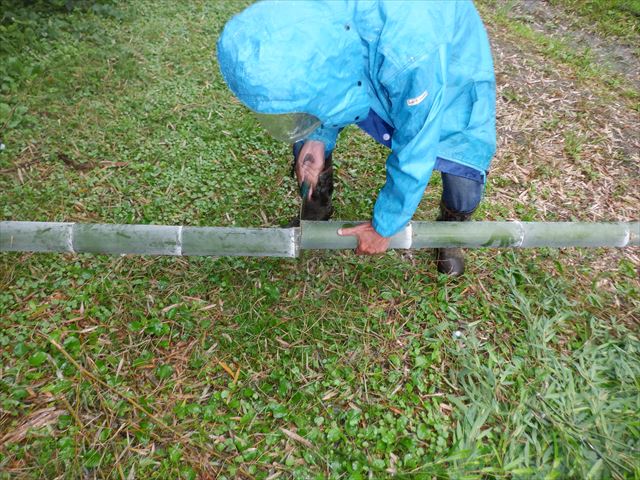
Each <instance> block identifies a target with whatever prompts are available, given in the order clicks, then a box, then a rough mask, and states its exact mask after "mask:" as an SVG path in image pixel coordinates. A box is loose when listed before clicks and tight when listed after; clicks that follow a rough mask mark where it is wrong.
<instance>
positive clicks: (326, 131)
mask: <svg viewBox="0 0 640 480" xmlns="http://www.w3.org/2000/svg"><path fill="white" fill-rule="evenodd" d="M338 133H340V129H339V128H330V127H324V126H320V127H318V128H317V129H315V130H314V131H313V132H312V133H311V135H309V136H308V137H307V138H306V140H317V141H319V142H322V143H324V148H325V151H326V152H327V154H328V153H329V152H332V151H333V150H334V149H335V148H336V141H337V139H338Z"/></svg>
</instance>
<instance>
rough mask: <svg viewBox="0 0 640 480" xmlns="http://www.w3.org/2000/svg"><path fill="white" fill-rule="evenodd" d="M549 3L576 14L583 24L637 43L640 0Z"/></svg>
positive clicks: (582, 0) (581, 0)
mask: <svg viewBox="0 0 640 480" xmlns="http://www.w3.org/2000/svg"><path fill="white" fill-rule="evenodd" d="M551 4H552V5H559V6H561V7H563V8H564V9H566V10H567V11H570V12H572V13H576V14H578V15H579V16H580V19H581V23H582V25H583V26H588V27H593V26H595V27H596V29H597V30H598V31H599V32H601V33H602V34H603V35H605V36H615V37H618V38H619V39H621V40H623V41H625V40H626V41H631V42H636V44H637V41H638V31H639V30H640V0H551Z"/></svg>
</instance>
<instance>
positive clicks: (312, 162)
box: [296, 140, 324, 198]
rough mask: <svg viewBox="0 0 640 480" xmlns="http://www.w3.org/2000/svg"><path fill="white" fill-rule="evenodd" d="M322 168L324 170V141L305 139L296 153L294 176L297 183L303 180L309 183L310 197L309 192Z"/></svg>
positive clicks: (300, 183)
mask: <svg viewBox="0 0 640 480" xmlns="http://www.w3.org/2000/svg"><path fill="white" fill-rule="evenodd" d="M322 170H324V143H322V142H318V141H316V140H307V141H306V142H304V145H303V146H302V149H301V150H300V153H299V154H298V161H297V162H296V178H297V179H298V184H299V185H302V182H304V181H307V182H308V183H309V186H310V188H309V197H308V198H311V193H312V192H313V189H314V188H316V185H317V183H318V177H319V176H320V173H322Z"/></svg>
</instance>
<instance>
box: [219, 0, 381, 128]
mask: <svg viewBox="0 0 640 480" xmlns="http://www.w3.org/2000/svg"><path fill="white" fill-rule="evenodd" d="M352 16H353V13H352V12H351V13H350V12H349V8H348V6H347V3H346V2H340V1H331V0H329V1H326V2H325V1H304V0H297V1H264V2H259V3H256V4H254V5H252V6H250V7H249V8H247V9H246V10H244V11H243V12H241V13H240V14H238V15H236V16H235V17H233V18H232V19H231V20H229V22H228V23H227V24H226V26H225V28H224V30H223V32H222V35H221V36H220V39H219V40H218V45H217V52H218V61H219V64H220V70H221V72H222V75H223V77H224V79H225V81H226V82H227V85H228V86H229V88H230V89H231V91H232V92H233V93H234V94H235V95H236V96H237V97H238V99H239V100H240V101H241V102H242V103H244V104H245V105H246V106H247V107H249V108H250V109H251V110H254V111H256V112H259V113H272V114H275V113H292V112H305V113H310V114H312V115H315V116H316V117H318V118H319V119H320V120H321V121H322V123H323V124H324V125H325V126H330V127H340V126H344V125H346V124H349V123H354V122H356V121H358V120H360V119H363V118H365V117H366V115H367V114H368V112H369V108H370V100H369V93H368V90H369V88H370V82H369V80H368V76H367V73H366V63H365V49H366V46H365V44H364V43H363V41H362V40H361V38H360V36H359V34H358V32H357V29H356V28H355V27H354V25H353V22H352V20H351V19H352Z"/></svg>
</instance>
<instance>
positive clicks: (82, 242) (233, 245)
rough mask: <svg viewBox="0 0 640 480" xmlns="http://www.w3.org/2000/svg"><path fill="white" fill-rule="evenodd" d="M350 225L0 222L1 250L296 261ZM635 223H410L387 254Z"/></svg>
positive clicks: (561, 242) (636, 235) (592, 238)
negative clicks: (404, 250) (271, 226)
mask: <svg viewBox="0 0 640 480" xmlns="http://www.w3.org/2000/svg"><path fill="white" fill-rule="evenodd" d="M352 225H354V223H353V222H304V221H303V222H302V225H301V227H300V228H225V227H182V226H166V225H106V224H81V223H56V222H0V251H7V252H69V253H82V252H85V253H105V254H116V255H117V254H142V255H179V256H185V255H207V256H272V257H297V256H298V254H299V250H310V249H322V250H328V249H352V248H355V246H356V239H355V237H342V236H339V235H338V233H337V232H338V229H339V228H342V227H347V226H352ZM638 245H640V222H615V223H582V222H518V221H515V222H412V223H410V224H409V225H408V226H407V227H406V228H405V229H403V230H402V231H401V232H399V233H398V234H396V235H394V236H393V237H392V238H391V242H390V246H391V248H403V249H408V248H412V249H418V248H442V247H465V248H487V247H491V248H495V247H501V248H505V247H510V248H524V247H618V248H623V247H629V246H638Z"/></svg>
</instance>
